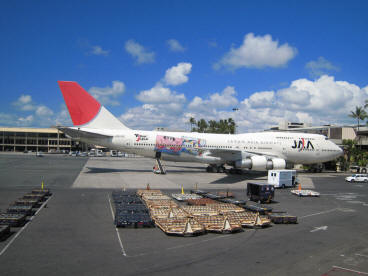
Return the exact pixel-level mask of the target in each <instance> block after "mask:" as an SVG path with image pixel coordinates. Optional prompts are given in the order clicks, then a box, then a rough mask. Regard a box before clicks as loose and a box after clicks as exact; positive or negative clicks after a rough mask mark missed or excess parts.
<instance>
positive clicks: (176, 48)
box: [167, 39, 186, 52]
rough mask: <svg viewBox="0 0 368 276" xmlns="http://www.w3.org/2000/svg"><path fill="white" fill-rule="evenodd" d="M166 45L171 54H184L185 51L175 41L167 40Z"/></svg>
mask: <svg viewBox="0 0 368 276" xmlns="http://www.w3.org/2000/svg"><path fill="white" fill-rule="evenodd" d="M167 44H168V46H169V49H170V51H172V52H184V51H185V50H186V49H185V48H184V47H183V46H182V45H181V44H180V42H179V41H177V40H176V39H169V40H168V41H167Z"/></svg>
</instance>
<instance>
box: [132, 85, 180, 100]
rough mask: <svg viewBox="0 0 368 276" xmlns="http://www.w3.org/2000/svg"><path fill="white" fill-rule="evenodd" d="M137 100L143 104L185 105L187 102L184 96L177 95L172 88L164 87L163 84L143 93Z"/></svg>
mask: <svg viewBox="0 0 368 276" xmlns="http://www.w3.org/2000/svg"><path fill="white" fill-rule="evenodd" d="M137 99H138V100H139V101H141V102H143V103H151V104H157V103H175V102H176V103H177V102H179V103H183V102H185V101H186V98H185V96H184V94H177V93H176V92H175V91H171V90H170V88H167V87H163V86H162V84H161V83H157V84H156V85H155V86H154V87H152V88H151V89H149V90H144V91H141V92H140V93H139V94H138V96H137Z"/></svg>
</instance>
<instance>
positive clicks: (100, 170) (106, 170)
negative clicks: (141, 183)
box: [86, 167, 152, 173]
mask: <svg viewBox="0 0 368 276" xmlns="http://www.w3.org/2000/svg"><path fill="white" fill-rule="evenodd" d="M87 169H88V170H89V171H87V172H86V173H114V172H152V170H145V169H140V170H132V169H110V168H94V167H87Z"/></svg>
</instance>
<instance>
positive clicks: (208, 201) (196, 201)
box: [187, 198, 218, 206]
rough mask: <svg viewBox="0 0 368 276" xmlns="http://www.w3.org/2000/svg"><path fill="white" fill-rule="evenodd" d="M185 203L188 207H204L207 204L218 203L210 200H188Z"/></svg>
mask: <svg viewBox="0 0 368 276" xmlns="http://www.w3.org/2000/svg"><path fill="white" fill-rule="evenodd" d="M187 203H188V205H200V206H206V205H207V204H217V203H218V202H217V201H215V200H213V199H210V198H200V199H188V200H187Z"/></svg>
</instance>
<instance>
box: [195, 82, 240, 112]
mask: <svg viewBox="0 0 368 276" xmlns="http://www.w3.org/2000/svg"><path fill="white" fill-rule="evenodd" d="M237 104H238V99H237V98H236V91H235V89H234V87H232V86H227V87H226V88H225V89H224V90H223V91H222V92H221V93H214V94H211V95H210V96H209V97H208V98H207V99H202V98H201V97H198V96H196V97H194V99H193V100H192V101H191V102H190V103H189V105H188V108H189V109H190V110H192V111H193V110H194V111H195V110H197V111H201V112H205V113H211V112H212V113H213V112H215V111H216V110H217V109H224V108H233V107H235V106H236V105H237Z"/></svg>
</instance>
